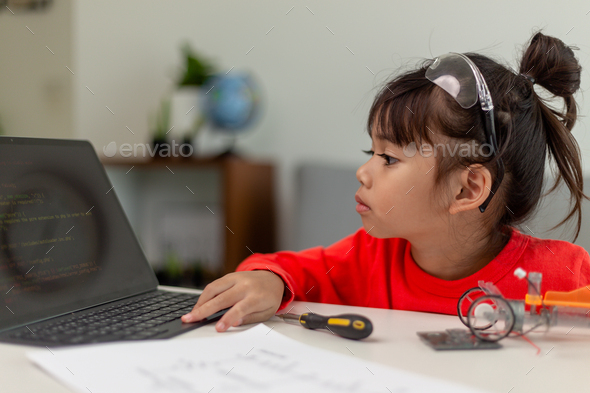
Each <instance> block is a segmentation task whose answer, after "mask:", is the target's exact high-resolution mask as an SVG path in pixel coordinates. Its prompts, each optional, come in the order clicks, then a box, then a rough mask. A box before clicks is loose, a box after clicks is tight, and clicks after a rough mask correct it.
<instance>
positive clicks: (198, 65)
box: [178, 43, 215, 86]
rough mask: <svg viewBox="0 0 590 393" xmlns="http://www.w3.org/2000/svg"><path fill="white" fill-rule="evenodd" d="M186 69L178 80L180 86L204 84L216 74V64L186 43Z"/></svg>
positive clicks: (183, 48)
mask: <svg viewBox="0 0 590 393" xmlns="http://www.w3.org/2000/svg"><path fill="white" fill-rule="evenodd" d="M182 53H183V56H184V59H185V62H186V63H185V69H184V72H183V74H182V75H181V76H180V78H179V80H178V86H202V85H204V84H205V82H207V79H209V78H210V77H211V76H213V75H214V74H215V66H214V65H213V63H211V62H209V60H207V59H205V58H204V57H202V56H200V55H199V54H197V53H196V52H195V51H194V50H193V49H192V48H191V46H190V44H188V43H185V44H184V45H183V46H182Z"/></svg>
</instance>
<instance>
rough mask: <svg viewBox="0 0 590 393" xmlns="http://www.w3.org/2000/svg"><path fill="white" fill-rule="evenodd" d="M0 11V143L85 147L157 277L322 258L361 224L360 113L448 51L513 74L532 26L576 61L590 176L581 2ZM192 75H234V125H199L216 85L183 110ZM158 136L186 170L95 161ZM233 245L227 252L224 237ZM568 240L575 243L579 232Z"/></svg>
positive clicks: (555, 204)
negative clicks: (314, 253)
mask: <svg viewBox="0 0 590 393" xmlns="http://www.w3.org/2000/svg"><path fill="white" fill-rule="evenodd" d="M0 5H1V7H0V8H1V9H0V37H2V39H1V40H0V127H1V130H2V133H3V134H5V135H14V136H36V137H52V138H77V139H87V140H89V141H91V142H92V144H93V145H94V147H95V148H96V150H97V153H98V154H99V156H100V157H101V159H103V162H104V163H105V165H106V167H107V171H108V173H109V176H110V177H111V179H112V182H113V184H114V185H115V191H116V192H117V195H118V196H119V198H120V199H121V202H122V205H123V207H124V209H125V211H126V213H127V215H128V216H129V219H130V221H131V223H132V225H133V227H134V229H135V230H136V232H137V234H138V237H139V239H140V241H141V243H142V246H143V247H144V249H145V250H146V253H147V255H148V258H149V259H150V262H151V263H152V264H153V265H154V267H155V268H157V269H158V268H159V269H161V270H165V268H166V266H167V268H168V272H169V273H170V272H174V271H177V270H178V271H182V270H183V269H184V270H186V269H188V268H191V266H192V268H193V270H194V269H196V270H199V269H201V270H202V269H203V268H205V270H207V269H209V270H210V271H213V273H211V274H210V275H207V274H205V278H204V279H203V280H207V279H210V278H211V277H212V276H215V275H216V274H220V272H222V271H224V270H223V269H225V271H227V270H231V269H233V268H234V267H235V265H236V264H237V263H238V261H239V260H241V259H242V258H243V257H245V256H247V255H249V254H250V253H251V252H269V251H274V250H279V249H291V250H300V249H303V248H307V247H311V246H315V245H329V244H330V243H332V242H334V241H336V240H338V239H340V238H342V237H343V236H346V235H347V234H350V233H352V232H354V231H355V230H356V229H358V228H359V227H360V226H361V224H362V223H361V220H360V218H359V217H358V215H357V213H356V212H355V211H354V207H355V202H354V193H355V191H356V189H357V188H358V183H357V181H356V178H355V171H356V168H357V167H358V166H359V165H360V164H362V163H363V162H364V161H365V159H366V157H365V156H364V155H363V153H361V150H362V149H368V148H369V146H370V139H369V137H368V136H367V134H366V131H365V123H366V120H367V119H366V117H367V113H368V109H369V107H370V105H371V102H372V99H373V97H374V95H375V94H376V92H377V90H378V88H379V87H380V86H381V85H382V83H384V82H385V81H386V80H387V79H389V78H390V77H391V76H392V75H393V74H395V73H397V72H399V71H400V70H404V69H407V68H412V67H413V66H414V65H416V64H417V63H418V62H420V61H421V60H422V59H424V58H432V57H435V56H437V55H439V54H444V53H447V52H450V51H454V52H466V51H476V52H480V53H482V54H486V55H489V56H492V57H493V58H496V59H500V60H502V61H503V62H505V63H506V64H508V65H510V66H511V67H513V68H517V67H518V63H517V60H518V59H519V58H520V51H521V49H522V45H524V44H525V43H526V42H527V40H528V39H529V38H530V37H531V35H532V33H533V32H534V31H535V30H536V29H539V28H542V29H543V32H544V33H545V34H548V35H553V36H556V37H558V38H560V39H562V40H563V41H564V42H565V43H566V44H568V45H574V46H577V47H578V48H579V49H580V50H579V51H577V52H576V53H577V56H578V58H579V60H580V63H581V64H582V67H583V75H582V89H581V91H582V92H581V93H580V94H578V97H577V99H578V102H579V104H580V108H581V110H580V115H581V117H580V120H579V121H578V123H577V124H576V127H575V129H574V134H575V136H576V138H577V140H578V142H579V144H580V147H581V150H582V152H583V154H584V158H585V161H584V168H585V172H586V173H588V169H589V168H590V160H588V159H587V157H588V154H589V152H590V139H589V137H588V135H587V115H588V113H589V112H590V106H589V105H587V103H586V102H585V101H584V95H583V92H584V91H585V90H587V88H588V86H589V83H590V75H589V74H588V69H589V68H590V61H589V53H590V15H589V11H590V5H589V4H588V3H587V2H582V1H570V2H568V3H567V6H566V5H565V4H564V3H556V2H554V1H521V2H513V1H510V2H509V1H496V2H493V3H489V2H467V1H446V2H440V1H415V2H401V1H371V2H361V1H357V2H345V3H343V2H340V1H307V2H300V1H248V2H241V1H215V2H212V1H189V0H177V1H174V2H170V1H164V0H150V1H146V0H141V1H140V0H126V1H113V0H103V1H90V0H80V1H71V0H53V1H50V0H45V1H41V0H31V1H28V0H12V1H10V0H4V1H0ZM189 58H190V59H189ZM191 59H192V60H191ZM190 61H193V63H190ZM195 61H196V63H195ZM190 64H192V66H190ZM207 66H210V67H209V68H207ZM190 67H193V68H194V67H196V68H197V69H196V77H197V79H198V76H199V75H201V76H203V75H205V76H211V77H213V76H214V75H217V76H218V77H219V78H225V81H227V78H230V77H233V76H235V77H236V78H238V80H237V81H236V80H234V81H233V82H232V83H233V85H231V84H228V85H226V86H227V91H226V93H223V92H222V93H221V99H223V100H224V101H219V103H218V105H225V104H227V105H229V106H230V107H232V108H233V109H234V110H237V111H238V112H239V111H240V110H241V111H242V112H239V113H241V114H242V115H244V116H245V117H243V118H242V119H241V120H243V122H242V123H243V124H237V123H236V124H234V126H235V127H234V126H232V125H231V124H230V123H231V119H229V120H228V121H229V122H230V123H227V122H226V123H225V124H222V123H223V119H221V120H219V119H218V120H219V121H217V123H215V124H214V122H212V121H209V120H207V121H204V120H203V119H204V117H202V116H205V117H206V115H207V114H210V113H213V112H212V111H213V110H214V108H213V109H212V107H211V102H212V101H211V100H212V99H211V96H213V95H214V94H216V93H215V89H214V86H215V84H216V83H217V86H218V87H219V86H221V83H222V82H220V81H222V80H223V79H219V80H216V82H213V79H209V80H208V81H204V80H201V81H200V82H199V81H196V82H195V83H192V85H194V86H193V87H196V88H197V90H198V92H197V93H196V96H193V97H196V98H190V97H189V98H187V97H188V96H187V94H186V91H187V89H185V87H186V86H184V85H190V84H191V83H185V84H183V78H184V77H186V76H187V74H189V73H190V72H188V71H190V70H189V68H190ZM199 67H200V68H199ZM193 71H194V70H193ZM199 72H200V73H201V74H199ZM188 76H189V77H190V75H188ZM192 76H193V77H194V76H195V75H192ZM205 79H207V78H205ZM201 82H202V83H201ZM232 86H233V87H232ZM236 86H237V87H236ZM240 86H241V87H240ZM234 87H235V89H234ZM232 89H233V90H232ZM209 92H211V96H209ZM236 92H237V93H236ZM224 94H226V95H225V96H224ZM232 94H234V95H233V96H232ZM236 94H237V95H238V96H240V94H241V97H242V100H241V101H240V100H238V101H236V100H234V99H233V98H232V97H234V96H235V95H236ZM215 97H217V99H220V96H219V95H217V96H215ZM234 98H235V97H234ZM191 100H193V101H191ZM191 102H194V105H191ZM207 102H208V103H209V106H207V105H208V104H207ZM213 104H215V102H213ZM191 106H194V109H191ZM187 108H188V109H187ZM187 110H188V111H189V112H185V111H187ZM207 111H209V112H207ZM182 113H184V115H182ZM189 113H190V116H192V117H191V118H190V121H189V119H188V117H189V115H188V114H189ZM239 113H238V114H239ZM180 115H182V116H180ZM202 120H203V121H202ZM241 120H240V121H241ZM240 121H238V123H240ZM181 123H182V124H183V126H182V127H181V126H180V124H181ZM170 127H173V128H170ZM181 128H184V129H181ZM224 128H225V129H224ZM166 130H168V131H166ZM162 136H164V137H165V139H166V140H168V141H170V140H177V141H179V143H182V141H186V140H189V141H190V143H191V144H192V146H193V147H194V155H193V157H192V158H191V160H192V161H190V162H189V163H188V164H187V161H181V160H176V161H174V160H173V161H169V162H170V164H169V165H168V164H166V163H162V162H163V161H161V160H160V161H159V164H154V165H152V164H149V163H148V162H147V161H146V160H143V159H138V158H137V157H130V158H127V157H110V156H111V154H110V153H112V152H110V151H109V148H107V147H108V146H109V145H110V146H118V147H120V146H121V145H123V144H129V145H130V146H132V147H133V146H135V145H138V144H144V145H149V144H154V143H155V142H154V141H156V140H157V139H158V137H162ZM113 142H114V145H113ZM228 150H229V151H230V152H229V154H228ZM223 153H226V154H223ZM220 155H221V156H220ZM211 157H217V158H216V159H214V160H211ZM166 168H168V169H166ZM244 168H251V170H250V169H244ZM168 171H169V172H168ZM248 171H249V172H248ZM179 179H180V180H179ZM240 182H242V183H240ZM587 183H588V182H587ZM189 184H190V185H189ZM187 188H188V190H187ZM189 191H190V192H189ZM248 201H249V202H248ZM242 203H243V204H242ZM566 206H567V194H565V193H562V192H557V193H555V194H554V195H553V196H552V199H548V200H546V201H545V203H544V205H543V206H541V207H540V209H539V213H538V214H537V216H536V218H535V220H533V222H531V223H529V224H527V225H528V228H529V229H528V230H527V229H526V228H525V229H524V231H526V232H527V233H528V231H531V232H533V233H534V234H535V235H536V236H540V237H556V238H563V239H571V231H568V230H567V228H566V230H565V231H564V230H558V231H553V232H550V231H548V229H549V228H550V227H551V226H552V225H553V224H555V223H557V222H558V221H559V220H560V218H562V215H563V213H564V212H565V211H564V209H565V207H566ZM586 208H587V206H586ZM245 210H248V211H250V212H253V213H254V212H256V214H250V215H244V214H243V212H244V211H245ZM586 217H588V215H586ZM228 230H229V232H228ZM236 233H237V234H236ZM240 233H244V235H243V237H242V239H241V240H240V241H239V244H238V243H236V244H234V245H232V243H231V242H232V241H234V240H232V239H235V238H232V237H231V235H235V236H236V237H239V236H241V235H240ZM245 233H247V236H246V234H245ZM529 234H530V233H529ZM261 239H262V240H261ZM577 243H578V244H581V245H583V246H584V247H590V219H588V218H586V219H585V220H584V227H583V229H582V233H581V234H580V238H579V239H578V241H577ZM244 246H245V247H244ZM237 248H239V250H240V251H239V252H236V253H234V255H232V256H231V257H229V256H228V253H231V252H232V250H234V251H235V250H236V249H237ZM246 248H247V249H248V250H246ZM229 259H231V261H229V262H228V260H229ZM191 260H192V261H193V262H194V263H193V262H190V261H191ZM195 261H197V262H198V263H197V262H195ZM199 264H200V265H199ZM196 265H199V266H200V267H198V268H195V266H196ZM220 266H222V267H223V268H222V267H220ZM170 275H173V274H172V273H170ZM185 284H186V283H185Z"/></svg>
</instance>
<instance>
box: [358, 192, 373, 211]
mask: <svg viewBox="0 0 590 393" xmlns="http://www.w3.org/2000/svg"><path fill="white" fill-rule="evenodd" d="M354 200H355V201H356V202H357V205H356V211H357V212H358V213H363V212H367V211H369V210H371V208H370V207H369V206H367V205H365V203H364V202H363V200H362V199H361V197H359V196H358V195H355V196H354Z"/></svg>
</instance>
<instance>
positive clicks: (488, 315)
mask: <svg viewBox="0 0 590 393" xmlns="http://www.w3.org/2000/svg"><path fill="white" fill-rule="evenodd" d="M514 322H515V315H514V310H512V307H511V306H510V303H509V302H508V300H506V299H504V298H503V297H502V296H498V295H485V296H482V297H480V298H478V299H476V300H475V301H474V302H473V303H472V304H471V306H470V307H469V311H468V312H467V327H468V328H469V330H471V333H473V335H474V336H475V337H477V338H479V339H480V340H483V341H491V342H495V341H499V340H501V339H503V338H504V337H506V336H508V335H509V334H510V332H511V331H512V329H513V328H514Z"/></svg>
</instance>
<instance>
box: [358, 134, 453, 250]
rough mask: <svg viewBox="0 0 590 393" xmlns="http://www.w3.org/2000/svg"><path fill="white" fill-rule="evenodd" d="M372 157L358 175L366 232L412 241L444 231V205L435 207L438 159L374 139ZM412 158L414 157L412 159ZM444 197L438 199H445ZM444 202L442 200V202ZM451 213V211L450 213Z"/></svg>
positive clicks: (360, 201)
mask: <svg viewBox="0 0 590 393" xmlns="http://www.w3.org/2000/svg"><path fill="white" fill-rule="evenodd" d="M371 152H372V157H371V158H370V159H369V161H367V162H366V163H365V164H364V165H362V166H361V167H360V168H359V169H358V170H357V172H356V178H357V179H358V181H359V182H360V183H361V186H360V187H359V189H358V191H357V193H356V195H355V199H356V201H357V203H358V204H357V207H356V210H357V212H358V213H359V214H360V215H361V218H362V220H363V226H364V229H365V231H367V232H369V234H370V235H372V236H374V237H377V238H390V237H401V238H404V239H408V240H410V241H412V240H411V239H412V238H415V237H416V236H423V235H427V234H431V233H433V231H439V230H442V229H443V226H442V224H443V222H444V216H445V214H444V213H445V209H444V208H443V206H444V205H445V204H444V203H433V201H434V200H435V198H433V197H437V196H435V195H434V194H433V193H434V192H435V191H434V179H435V174H436V169H435V167H434V166H435V164H436V160H437V159H436V157H434V154H432V152H430V154H426V152H424V154H421V152H420V151H417V152H415V154H414V155H413V156H411V155H412V154H411V153H412V151H410V149H409V148H406V149H405V151H404V149H403V148H402V147H400V146H398V145H395V144H393V143H391V142H389V141H387V140H384V139H379V138H376V137H375V138H372V144H371ZM404 152H405V154H404ZM410 156H411V157H410ZM442 197H443V195H442V193H441V195H440V196H438V198H442ZM438 202H440V199H439V201H438ZM447 213H448V209H447Z"/></svg>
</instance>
